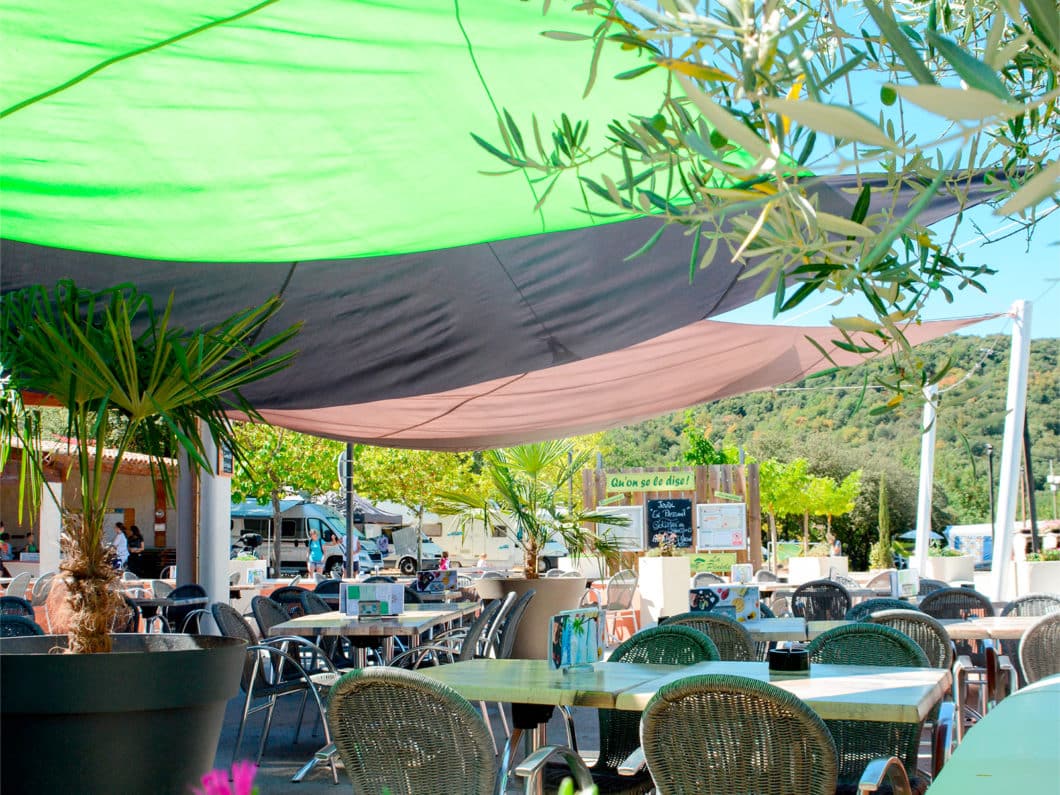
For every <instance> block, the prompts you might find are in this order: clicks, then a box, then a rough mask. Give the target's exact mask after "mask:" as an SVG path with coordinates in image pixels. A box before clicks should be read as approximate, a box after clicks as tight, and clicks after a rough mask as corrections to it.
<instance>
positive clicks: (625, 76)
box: [615, 63, 658, 80]
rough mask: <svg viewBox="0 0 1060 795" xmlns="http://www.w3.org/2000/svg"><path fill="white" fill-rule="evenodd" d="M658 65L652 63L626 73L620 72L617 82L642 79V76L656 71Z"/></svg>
mask: <svg viewBox="0 0 1060 795" xmlns="http://www.w3.org/2000/svg"><path fill="white" fill-rule="evenodd" d="M657 66H658V64H654V63H650V64H648V65H647V66H638V67H637V68H636V69H630V70H628V71H626V72H619V73H618V74H617V75H615V80H632V79H633V78H634V77H640V76H641V75H642V74H646V73H647V72H650V71H651V70H652V69H655V68H656V67H657Z"/></svg>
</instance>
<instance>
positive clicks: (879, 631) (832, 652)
mask: <svg viewBox="0 0 1060 795" xmlns="http://www.w3.org/2000/svg"><path fill="white" fill-rule="evenodd" d="M806 650H807V652H808V653H809V655H810V662H811V663H827V664H832V665H875V666H886V667H892V666H893V667H905V668H927V667H928V658H927V655H926V654H924V651H923V649H921V648H920V647H919V646H918V645H917V644H916V642H915V641H913V639H912V638H910V637H908V636H907V635H904V634H903V633H901V632H899V631H898V630H897V629H893V628H891V627H888V626H883V625H881V624H874V623H865V622H859V623H856V624H847V625H845V626H841V627H836V628H835V629H830V630H828V631H827V632H823V633H821V634H820V635H818V636H817V637H816V638H814V639H813V640H812V641H810V645H809V646H807V648H806ZM825 723H826V724H827V726H828V729H829V730H830V731H831V732H832V737H833V738H834V739H835V744H836V749H837V750H838V754H839V781H840V783H841V784H842V785H843V786H850V785H854V784H856V783H857V781H858V777H859V776H860V775H861V771H862V770H864V769H865V766H866V765H867V764H868V763H869V762H870V761H872V760H873V759H875V758H878V757H881V756H896V757H898V759H900V760H901V762H902V764H903V765H904V767H905V771H906V774H907V775H908V776H909V778H910V781H911V782H912V783H913V784H914V786H915V787H916V788H917V789H918V790H921V791H922V790H923V789H924V788H925V787H926V784H927V782H926V781H924V780H923V779H918V778H917V777H916V776H917V769H916V764H917V753H918V750H919V745H920V732H921V725H920V724H917V723H884V722H881V721H860V720H830V721H825Z"/></svg>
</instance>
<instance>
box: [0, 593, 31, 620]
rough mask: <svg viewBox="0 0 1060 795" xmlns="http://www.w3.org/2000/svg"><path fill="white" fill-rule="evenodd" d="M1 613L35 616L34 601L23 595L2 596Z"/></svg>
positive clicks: (0, 598) (5, 614) (26, 616)
mask: <svg viewBox="0 0 1060 795" xmlns="http://www.w3.org/2000/svg"><path fill="white" fill-rule="evenodd" d="M0 615H4V616H22V617H23V618H30V619H32V618H33V615H34V614H33V603H32V602H30V601H29V600H28V599H23V598H22V597H21V596H0Z"/></svg>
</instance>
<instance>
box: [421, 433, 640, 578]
mask: <svg viewBox="0 0 1060 795" xmlns="http://www.w3.org/2000/svg"><path fill="white" fill-rule="evenodd" d="M568 453H571V455H570V456H568ZM590 456H591V454H590V453H589V452H582V453H580V454H575V453H574V449H573V445H572V444H571V443H570V442H569V441H567V440H564V439H560V440H555V441H549V442H537V443H534V444H524V445H520V446H518V447H511V448H507V449H504V450H488V451H486V453H484V454H483V457H482V460H483V466H484V470H485V474H486V476H487V481H488V483H489V492H488V493H485V494H482V493H467V492H455V491H446V492H440V493H439V494H438V495H437V497H438V500H439V502H440V504H441V508H440V510H441V512H442V513H449V514H457V515H459V516H460V517H461V520H462V524H463V526H464V527H466V526H467V523H468V522H470V521H472V520H477V519H483V518H485V519H489V520H491V521H492V523H493V524H497V525H503V526H506V527H507V526H509V525H510V523H511V520H512V519H514V520H515V523H516V528H515V529H514V530H512V531H510V532H511V534H512V540H513V541H514V542H515V543H516V544H518V545H519V546H520V547H521V548H522V550H523V567H524V572H525V575H526V577H527V579H536V578H537V576H538V570H537V560H538V555H539V554H540V552H541V550H542V548H543V547H544V546H545V544H546V543H548V542H549V541H550V540H552V539H553V538H556V537H558V538H559V539H560V540H562V541H563V544H564V545H565V546H566V547H567V549H568V550H569V551H570V553H571V556H572V557H578V556H580V555H584V554H593V555H597V556H599V557H604V558H610V559H612V560H613V559H615V558H616V557H617V555H618V552H619V545H618V543H617V542H616V541H615V540H614V539H613V538H611V537H610V535H609V534H608V533H607V532H606V531H603V532H601V531H600V530H598V529H596V526H599V525H605V526H624V525H626V524H628V521H629V520H628V519H626V518H625V517H618V516H610V515H607V514H602V513H596V512H594V511H582V510H579V509H578V507H577V506H576V505H573V504H564V503H563V497H564V492H565V490H566V489H567V486H568V484H569V483H570V479H571V478H572V477H574V474H575V473H576V472H578V471H579V470H580V469H582V468H583V467H584V466H586V464H587V463H588V461H589V459H590ZM568 502H570V501H569V500H568Z"/></svg>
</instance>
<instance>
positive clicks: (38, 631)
mask: <svg viewBox="0 0 1060 795" xmlns="http://www.w3.org/2000/svg"><path fill="white" fill-rule="evenodd" d="M44 634H45V632H44V628H43V627H42V626H41V625H40V624H38V623H37V622H36V621H34V620H33V619H32V618H26V617H25V616H18V615H12V614H10V613H0V638H19V637H25V636H27V635H44Z"/></svg>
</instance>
